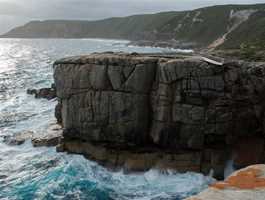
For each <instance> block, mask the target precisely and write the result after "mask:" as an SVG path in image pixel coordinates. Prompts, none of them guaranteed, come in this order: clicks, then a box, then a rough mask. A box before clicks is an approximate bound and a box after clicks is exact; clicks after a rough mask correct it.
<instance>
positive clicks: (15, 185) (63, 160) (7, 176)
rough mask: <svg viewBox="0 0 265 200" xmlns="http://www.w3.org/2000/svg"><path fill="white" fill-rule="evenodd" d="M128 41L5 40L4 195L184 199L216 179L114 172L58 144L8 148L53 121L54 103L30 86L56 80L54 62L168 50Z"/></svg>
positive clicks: (1, 43)
mask: <svg viewBox="0 0 265 200" xmlns="http://www.w3.org/2000/svg"><path fill="white" fill-rule="evenodd" d="M127 43H128V41H117V40H102V39H84V40H63V39H60V40H55V39H50V40H21V39H0V199H10V200H13V199H14V200H17V199H18V200H20V199H21V200H24V199H25V200H31V199H47V200H50V199H99V200H105V199H106V200H107V199H118V200H125V199H135V200H140V199H141V200H145V199H146V200H150V199H153V200H156V199H183V198H184V197H186V196H189V195H191V194H194V193H197V192H199V191H201V190H202V189H203V188H205V187H207V185H208V184H209V183H210V182H211V181H213V180H212V179H211V178H209V177H205V176H203V175H201V174H196V173H186V174H178V173H176V172H172V171H166V172H159V171H157V170H150V171H148V172H146V173H140V174H124V173H123V172H122V171H120V172H110V171H108V170H106V169H104V168H103V167H101V166H99V165H97V164H96V163H94V162H91V161H89V160H86V159H85V158H83V157H82V156H79V155H67V154H65V153H57V152H56V151H55V148H33V147H32V145H31V143H30V141H27V142H26V143H25V144H23V145H21V146H8V145H6V144H4V143H3V142H2V137H3V136H5V135H12V134H15V133H18V132H21V131H26V130H33V131H35V134H40V133H41V132H43V131H45V129H46V128H47V127H48V126H49V123H51V122H54V120H55V119H54V116H53V115H54V114H53V112H54V107H55V104H56V102H55V101H47V100H36V99H34V98H33V97H32V96H30V95H27V94H26V89H27V88H40V87H47V86H49V85H50V84H51V83H52V82H53V78H52V63H53V62H54V61H55V60H56V59H59V58H62V57H66V56H72V55H79V54H87V53H91V52H95V51H128V52H148V53H150V52H151V53H152V52H164V51H170V50H169V49H161V48H150V47H148V48H144V47H128V46H127Z"/></svg>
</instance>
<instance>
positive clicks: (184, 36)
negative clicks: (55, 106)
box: [2, 4, 265, 49]
mask: <svg viewBox="0 0 265 200" xmlns="http://www.w3.org/2000/svg"><path fill="white" fill-rule="evenodd" d="M2 37H11V38H112V39H129V40H135V41H137V40H152V41H169V40H172V39H173V40H174V41H179V42H183V43H185V42H188V43H192V44H193V45H194V46H196V47H209V48H217V47H218V48H230V49H231V48H239V47H240V45H242V43H246V42H247V43H251V42H255V43H257V41H259V40H261V41H263V42H264V41H265V4H255V5H225V6H213V7H206V8H200V9H196V10H192V11H182V12H163V13H157V14H145V15H134V16H129V17H121V18H109V19H105V20H99V21H69V20H48V21H32V22H29V23H27V24H25V25H24V26H21V27H17V28H14V29H13V30H11V31H9V32H8V33H6V34H4V35H2Z"/></svg>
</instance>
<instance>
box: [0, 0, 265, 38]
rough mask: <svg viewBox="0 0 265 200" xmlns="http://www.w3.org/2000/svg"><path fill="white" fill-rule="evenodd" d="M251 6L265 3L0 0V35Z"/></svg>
mask: <svg viewBox="0 0 265 200" xmlns="http://www.w3.org/2000/svg"><path fill="white" fill-rule="evenodd" d="M254 3H265V0H0V34H1V33H4V32H6V31H8V30H9V29H11V28H13V27H15V26H18V25H22V24H24V23H26V22H28V21H30V20H44V19H83V20H97V19H103V18H108V17H119V16H128V15H133V14H143V13H155V12H162V11H172V10H176V11H180V10H191V9H195V8H199V7H205V6H211V5H221V4H254Z"/></svg>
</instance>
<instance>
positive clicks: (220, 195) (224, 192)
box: [186, 165, 265, 200]
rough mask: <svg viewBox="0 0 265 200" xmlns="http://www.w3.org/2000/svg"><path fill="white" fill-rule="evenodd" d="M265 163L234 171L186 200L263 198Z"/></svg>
mask: <svg viewBox="0 0 265 200" xmlns="http://www.w3.org/2000/svg"><path fill="white" fill-rule="evenodd" d="M264 175H265V165H254V166H250V167H248V168H245V169H242V170H240V171H237V172H235V173H233V174H232V175H231V176H230V177H228V178H227V179H226V180H225V181H223V182H217V183H215V184H213V185H211V186H210V187H209V188H208V189H206V190H205V191H203V192H201V193H200V194H198V195H196V196H194V197H190V198H188V199H186V200H263V199H265V178H264Z"/></svg>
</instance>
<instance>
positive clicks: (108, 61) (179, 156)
mask: <svg viewBox="0 0 265 200" xmlns="http://www.w3.org/2000/svg"><path fill="white" fill-rule="evenodd" d="M54 78H55V84H56V89H57V96H58V99H59V104H58V106H57V108H56V116H57V118H58V121H61V122H62V125H63V127H64V133H63V135H64V141H63V143H62V146H61V148H60V149H64V150H67V151H69V152H73V153H82V154H85V155H86V156H88V157H89V158H91V159H95V160H98V161H100V162H101V163H102V164H105V165H111V166H114V167H122V166H127V167H128V166H130V167H128V168H129V169H137V170H145V169H148V168H151V167H156V166H157V167H159V166H161V165H163V166H166V167H167V168H173V169H178V170H180V171H186V170H191V169H192V170H194V171H200V172H204V173H206V174H207V173H209V172H210V170H211V169H213V170H214V172H215V176H216V177H220V178H221V177H222V175H223V171H224V167H225V162H226V161H227V160H228V159H229V156H231V155H232V154H233V156H234V157H235V161H236V160H240V161H241V160H242V159H243V160H244V162H241V163H240V162H238V163H235V165H236V166H238V167H244V165H248V164H255V163H259V162H263V160H264V130H265V129H264V119H265V118H264V108H265V105H264V96H265V64H263V63H242V62H226V63H224V64H219V63H218V65H217V64H216V63H215V64H211V62H210V61H209V60H207V59H202V58H200V57H174V56H165V55H164V56H158V55H154V56H153V55H138V54H125V53H115V54H114V53H104V54H91V55H88V56H78V57H71V58H66V59H62V60H59V61H57V62H55V64H54ZM242 141H258V143H256V142H254V144H257V145H255V148H252V147H248V148H247V149H248V150H247V152H248V153H249V154H251V153H254V154H255V155H254V156H246V158H244V156H245V153H243V150H242V149H245V148H243V147H242V145H244V143H246V142H242ZM241 144H242V145H241ZM241 157H242V159H241ZM128 163H129V164H128Z"/></svg>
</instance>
